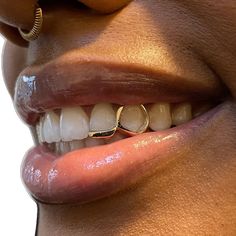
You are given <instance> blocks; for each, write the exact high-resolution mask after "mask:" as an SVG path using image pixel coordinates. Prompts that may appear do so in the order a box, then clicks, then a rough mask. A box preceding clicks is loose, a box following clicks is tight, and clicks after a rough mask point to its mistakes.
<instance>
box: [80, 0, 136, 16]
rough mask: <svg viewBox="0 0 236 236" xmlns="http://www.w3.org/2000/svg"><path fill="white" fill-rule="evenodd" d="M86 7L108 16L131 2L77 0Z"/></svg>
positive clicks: (121, 0) (124, 0) (122, 0)
mask: <svg viewBox="0 0 236 236" xmlns="http://www.w3.org/2000/svg"><path fill="white" fill-rule="evenodd" d="M78 1H79V2H81V3H83V4H84V5H86V6H87V7H89V8H91V9H93V10H95V11H98V12H100V13H104V14H108V13H113V12H115V11H118V10H120V9H121V8H123V7H125V6H126V5H127V4H129V3H130V2H131V1H132V0H78Z"/></svg>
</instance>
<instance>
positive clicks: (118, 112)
mask: <svg viewBox="0 0 236 236" xmlns="http://www.w3.org/2000/svg"><path fill="white" fill-rule="evenodd" d="M140 107H141V109H142V110H143V112H144V114H145V122H144V124H143V126H142V127H141V129H140V130H139V131H138V132H134V131H131V130H128V129H126V128H125V127H123V126H122V125H121V123H120V118H121V114H122V111H123V109H124V106H122V107H120V108H119V109H118V111H117V129H118V130H120V131H121V132H122V133H125V134H128V135H130V136H135V135H138V134H142V133H144V132H145V131H146V130H147V128H148V126H149V115H148V112H147V110H146V108H145V107H144V105H142V104H141V105H140Z"/></svg>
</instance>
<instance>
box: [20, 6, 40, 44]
mask: <svg viewBox="0 0 236 236" xmlns="http://www.w3.org/2000/svg"><path fill="white" fill-rule="evenodd" d="M42 25H43V11H42V8H40V7H39V6H37V7H36V9H35V20H34V25H33V28H32V29H31V30H30V31H29V32H27V31H25V30H22V29H21V28H18V30H19V33H20V35H21V37H22V38H23V39H25V40H26V41H34V40H35V39H37V38H38V36H39V34H40V31H41V29H42Z"/></svg>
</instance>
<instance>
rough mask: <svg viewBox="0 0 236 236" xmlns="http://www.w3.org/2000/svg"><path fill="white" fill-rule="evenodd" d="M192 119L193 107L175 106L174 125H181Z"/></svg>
mask: <svg viewBox="0 0 236 236" xmlns="http://www.w3.org/2000/svg"><path fill="white" fill-rule="evenodd" d="M191 119H192V106H191V104H190V103H181V104H178V105H175V106H174V108H173V109H172V124H173V125H177V126H178V125H181V124H184V123H186V122H188V121H190V120H191Z"/></svg>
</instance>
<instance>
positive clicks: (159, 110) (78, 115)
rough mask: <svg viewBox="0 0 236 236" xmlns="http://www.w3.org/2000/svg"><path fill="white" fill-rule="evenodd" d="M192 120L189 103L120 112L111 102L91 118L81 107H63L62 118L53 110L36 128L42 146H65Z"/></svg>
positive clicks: (95, 110)
mask: <svg viewBox="0 0 236 236" xmlns="http://www.w3.org/2000/svg"><path fill="white" fill-rule="evenodd" d="M191 119H192V106H191V104H189V103H181V104H177V105H174V106H173V105H172V106H171V105H170V104H168V103H156V104H153V105H152V106H148V107H147V108H145V107H144V106H143V105H127V106H124V107H121V108H119V109H118V110H115V109H114V108H113V106H112V105H111V104H109V103H100V104H97V105H95V106H94V108H93V110H92V112H91V115H90V118H89V117H88V115H87V114H86V113H85V111H84V110H83V108H82V107H74V108H63V109H62V110H61V113H60V115H58V114H56V113H55V112H54V111H52V110H50V111H47V112H46V114H45V115H44V117H42V118H41V119H40V122H39V124H38V125H37V126H36V129H37V133H38V138H39V142H40V143H43V142H46V143H59V144H58V145H65V144H63V142H72V141H73V140H86V139H87V137H88V136H90V137H102V138H103V137H111V136H113V135H114V134H115V131H116V129H119V130H121V131H122V132H124V133H126V134H129V135H135V134H138V133H143V132H145V131H146V130H147V129H148V128H150V129H151V130H153V131H158V130H165V129H168V128H170V127H171V126H172V125H181V124H183V123H186V122H188V121H189V120H191ZM61 141H62V144H60V143H61ZM89 142H92V141H89ZM73 145H75V146H76V145H79V144H77V143H74V144H72V148H73ZM63 149H66V146H65V147H64V148H63Z"/></svg>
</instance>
